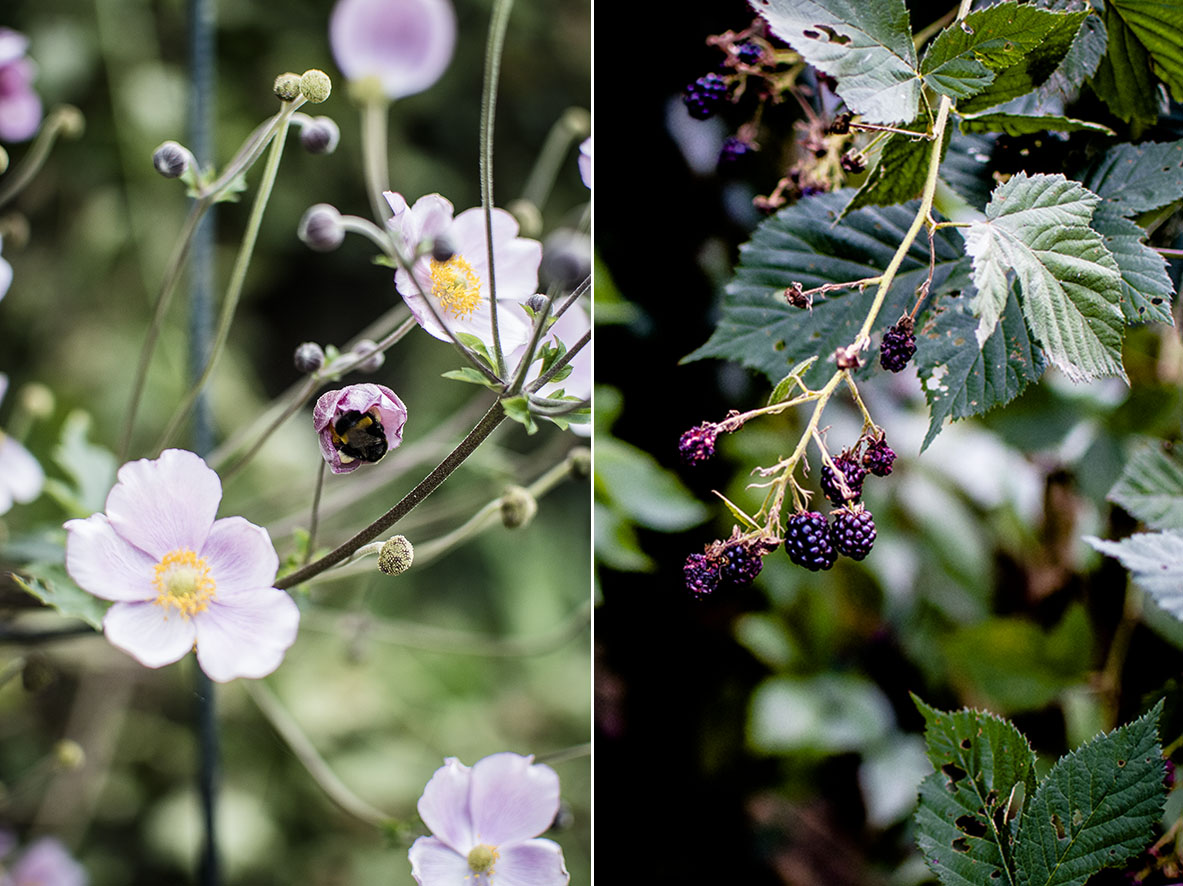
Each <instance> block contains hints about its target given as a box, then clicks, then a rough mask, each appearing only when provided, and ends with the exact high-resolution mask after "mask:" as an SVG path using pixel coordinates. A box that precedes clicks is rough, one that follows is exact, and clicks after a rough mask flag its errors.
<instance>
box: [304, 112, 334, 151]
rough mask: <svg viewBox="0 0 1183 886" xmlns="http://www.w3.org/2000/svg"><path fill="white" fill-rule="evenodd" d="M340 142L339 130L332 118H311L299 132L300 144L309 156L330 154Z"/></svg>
mask: <svg viewBox="0 0 1183 886" xmlns="http://www.w3.org/2000/svg"><path fill="white" fill-rule="evenodd" d="M339 141H341V130H340V129H339V128H338V127H337V124H336V122H335V121H334V120H333V118H332V117H313V118H312V119H311V120H309V121H308V122H307V123H305V124H304V127H303V128H302V129H301V130H300V144H302V145H303V146H304V150H305V151H307V152H308V153H309V154H331V153H333V151H335V150H337V143H338V142H339Z"/></svg>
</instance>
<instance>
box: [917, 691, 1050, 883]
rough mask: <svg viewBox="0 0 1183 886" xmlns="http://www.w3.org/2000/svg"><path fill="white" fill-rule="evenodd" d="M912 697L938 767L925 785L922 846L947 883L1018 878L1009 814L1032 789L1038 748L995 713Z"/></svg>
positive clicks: (919, 835) (919, 826)
mask: <svg viewBox="0 0 1183 886" xmlns="http://www.w3.org/2000/svg"><path fill="white" fill-rule="evenodd" d="M912 700H913V702H915V704H916V707H917V708H919V709H920V713H921V714H923V715H924V721H925V730H924V739H925V742H926V743H927V745H928V758H929V760H931V761H932V764H933V766H934V767H935V768H936V772H933V773H932V774H931V775H929V776H928V777H927V778H925V779H924V781H923V783H921V785H920V806H919V808H918V809H917V811H916V827H917V831H918V833H917V843H918V845H919V846H920V850H921V851H922V852H923V853H924V856H925V858H926V859H927V860H928V863H929V865H930V866H931V867H932V868H933V870H934V871H936V873H937V875H938V876H939V877H940V878H941V882H942V883H944V884H946V886H982V884H986V883H1013V882H1014V881H1015V875H1014V864H1013V862H1012V860H1011V851H1012V846H1011V844H1012V836H1011V823H1010V821H1009V819H1010V818H1011V817H1013V815H1014V814H1015V813H1017V812H1019V811H1021V809H1022V807H1023V804H1024V803H1025V802H1026V801H1027V800H1028V799H1029V798H1030V797H1031V796H1032V795H1033V794H1034V792H1035V769H1034V767H1035V752H1034V751H1032V750H1031V746H1030V745H1029V744H1028V743H1027V739H1026V738H1024V737H1023V735H1022V733H1020V732H1019V730H1018V729H1016V728H1015V727H1014V726H1013V725H1011V724H1010V723H1008V722H1007V721H1006V720H1003V719H1002V718H1001V717H997V716H995V715H994V714H990V713H986V712H984V711H972V710H962V711H958V712H956V713H946V712H944V711H938V710H936V709H935V708H931V707H929V706H928V705H926V704H925V703H924V702H922V701H921V700H920V699H919V698H917V697H916V696H915V695H913V696H912Z"/></svg>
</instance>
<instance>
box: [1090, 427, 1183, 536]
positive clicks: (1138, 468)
mask: <svg viewBox="0 0 1183 886" xmlns="http://www.w3.org/2000/svg"><path fill="white" fill-rule="evenodd" d="M1164 447H1169V448H1164ZM1108 498H1109V500H1110V501H1111V502H1114V503H1115V504H1118V505H1121V506H1122V507H1123V508H1125V509H1126V510H1127V511H1129V512H1130V514H1131V515H1133V516H1134V517H1135V518H1137V519H1138V520H1140V521H1142V522H1143V523H1145V524H1146V525H1147V526H1149V527H1151V528H1152V529H1180V530H1183V455H1181V454H1180V453H1179V452H1178V451H1177V450H1176V449H1175V447H1173V446H1170V445H1169V444H1164V443H1162V442H1160V441H1158V440H1149V441H1146V442H1144V443H1143V444H1142V445H1141V446H1140V447H1139V448H1138V449H1137V450H1136V451H1135V452H1134V454H1133V455H1132V456H1130V460H1129V461H1128V462H1127V463H1126V466H1125V468H1123V469H1122V472H1121V476H1120V477H1119V478H1118V480H1117V482H1116V483H1114V484H1113V488H1112V489H1110V490H1109V495H1108Z"/></svg>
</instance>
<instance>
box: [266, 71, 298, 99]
mask: <svg viewBox="0 0 1183 886" xmlns="http://www.w3.org/2000/svg"><path fill="white" fill-rule="evenodd" d="M272 91H273V92H274V93H275V97H276V98H278V99H279V100H280V101H285V102H292V101H295V100H296V99H298V98H299V97H300V75H299V74H293V73H292V72H291V71H287V72H286V73H283V74H280V75H279V76H278V77H276V78H275V85H274V86H273V87H272Z"/></svg>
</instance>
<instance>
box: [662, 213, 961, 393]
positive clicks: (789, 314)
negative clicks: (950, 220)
mask: <svg viewBox="0 0 1183 886" xmlns="http://www.w3.org/2000/svg"><path fill="white" fill-rule="evenodd" d="M849 199H850V191H849V190H847V191H839V192H835V193H831V194H819V195H817V196H815V197H810V198H808V199H805V200H802V201H800V202H799V203H797V204H795V205H793V206H790V207H788V208H786V209H783V210H781V211H780V212H779V213H777V214H776V215H775V216H773V217H772V218H769V219H765V220H764V221H763V222H762V223H761V224H760V226H759V227H758V228H757V229H756V232H755V233H754V234H753V236H752V239H751V240H750V241H749V242H748V243H745V244H744V245H743V246H741V247H740V261H739V265H738V266H737V267H736V273H735V279H733V280H732V281H731V283H729V284H728V286H727V291H726V296H725V298H724V300H723V312H722V316H721V317H720V320H719V323H718V325H717V326H716V328H715V332H714V334H713V335H712V336H711V338H710V340H709V341H708V342H707V343H706V344H705V345H703V346H702V347H701V348H699V349H698V350H696V351H695V352H694V353H692V354H690V355H689V356H687V357H685V358H684V359H685V360H700V359H702V358H704V357H721V358H723V359H727V360H735V361H736V362H738V363H742V364H743V365H744V366H747V367H750V368H753V369H758V370H759V371H760V372H763V373H764V374H765V375H766V376H767V377H768V380H769V382H770V383H775V382H777V381H779V380H780V379H781V378H783V377H784V374H785V368H786V367H787V366H791V365H792V364H794V363H796V362H797V361H799V360H804V359H807V358H809V357H811V356H814V355H818V354H820V355H821V357H822V359H820V360H818V362H817V363H815V364H814V365H813V367H812V368H811V369H810V370H809V371H808V372H806V373H805V375H804V380H805V382H806V384H809V385H811V386H817V385H820V384H822V383H824V380H825V379H826V378H828V377H829V375H830V374H831V373H832V372H833V371H834V365H833V362H832V361H831V360H829V359H827V358H829V357H830V355H832V354H833V353H834V351H835V350H836V349H837V348H839V347H845V346H847V345H849V344H850V343H851V342H852V341H853V340H854V337H855V334H856V333H857V332H858V330H859V327H860V326H861V325H862V323H863V320H864V319H866V316H867V308H868V307H869V306H870V302H871V299H872V297H873V289H872V287H868V288H867V290H866V291H865V292H861V293H860V292H859V291H858V290H857V289H855V290H840V291H835V292H830V293H828V294H827V296H826V297H825V298H824V299H817V300H815V301H814V304H813V310H812V311H804V310H802V309H800V308H794V307H791V306H790V305H789V304H787V303H786V302H785V300H784V297H783V295H782V293H783V292H784V289H785V287H786V286H788V285H789V284H790V283H792V282H794V281H800V282H801V283H802V285H803V286H804V287H805V288H807V289H810V288H813V287H816V286H821V285H822V284H824V283H843V282H849V281H852V280H860V279H864V278H867V277H875V276H878V275H880V274H882V273H883V270H884V269H885V268H886V267H887V265H888V263H889V262H890V261H891V258H892V255H893V254H894V253H895V251H896V249H897V248H898V247H899V244H900V242H901V241H902V239H903V236H904V233H905V232H906V231H907V229H908V227H909V225H911V223H912V220H913V218H915V215H916V208H917V206H916V204H915V203H910V204H906V205H904V206H889V207H885V208H877V207H876V208H868V209H860V210H857V211H855V212H852V213H850V214H849V215H848V216H847V217H846V218H845V220H844V221H843V222H842V224H841V225H838V226H836V227H835V226H834V220H835V219H836V218H837V217H838V214H839V212H840V211H841V209H842V207H843V206H844V205H845V204H846V203H847V202H848V201H849ZM951 230H952V229H949V228H945V229H942V230H939V231H937V234H936V237H935V240H934V242H935V244H936V251H937V255H936V273H935V275H934V278H933V287H932V291H933V292H934V293H940V292H947V291H949V290H951V289H957V288H960V287H961V286H963V285H965V283H966V280H965V277H964V273H963V272H964V271H965V269H966V268H967V264H962V260H963V259H964V252H965V250H964V246H963V244H962V243H961V242H960V238H959V237H956V236H955V235H953V234H952V233H951ZM928 260H929V251H928V240H927V238H925V237H919V238H917V240H916V242H915V243H913V244H912V248H911V249H909V250H908V253H907V255H906V256H905V257H904V260H903V263H902V264H901V266H900V271H899V273H898V274H897V275H896V278H895V280H894V281H893V284H892V287H891V292H890V293H889V294H888V296H887V300H886V301H885V303H884V306H883V309H882V311H881V314H880V316H882V317H887V318H890V320H889V322H894V321H895V319H896V318H898V317H899V316H900V315H901V314H902V313H904V312H905V311H907V310H910V309H911V307H912V303H913V302H914V300H915V297H916V295H915V293H916V288H917V287H918V286H919V285H920V284H921V282H923V280H924V279H925V278H926V277H927V276H928Z"/></svg>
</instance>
